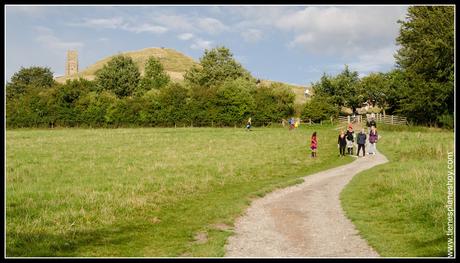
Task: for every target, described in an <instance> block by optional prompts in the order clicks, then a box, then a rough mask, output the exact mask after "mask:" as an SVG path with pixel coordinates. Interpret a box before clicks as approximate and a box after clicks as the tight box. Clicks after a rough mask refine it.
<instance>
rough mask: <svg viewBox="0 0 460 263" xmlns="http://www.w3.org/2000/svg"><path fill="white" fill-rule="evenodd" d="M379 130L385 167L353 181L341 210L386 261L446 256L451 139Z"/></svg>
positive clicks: (427, 131)
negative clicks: (385, 158) (448, 167)
mask: <svg viewBox="0 0 460 263" xmlns="http://www.w3.org/2000/svg"><path fill="white" fill-rule="evenodd" d="M385 128H386V127H382V128H380V129H379V132H380V134H381V135H382V140H380V142H379V143H378V144H377V145H378V149H379V150H380V151H381V152H382V153H383V154H385V155H386V156H387V157H388V159H389V161H390V162H389V163H387V164H383V165H381V166H378V167H376V168H374V169H371V170H369V171H365V172H362V173H360V174H358V175H357V176H355V177H354V178H353V180H352V181H351V182H350V183H349V185H348V186H347V187H346V188H345V190H344V191H343V192H342V194H341V198H342V205H343V207H344V209H345V211H346V213H347V215H348V217H349V218H350V219H351V220H352V221H353V222H354V223H355V225H356V226H357V228H358V230H359V231H360V233H361V234H362V235H363V236H364V237H365V238H366V239H367V240H368V242H369V243H370V244H371V245H372V246H373V247H374V248H375V249H376V250H377V251H378V252H379V253H380V255H382V256H386V257H419V256H423V257H438V256H439V257H445V256H447V236H446V229H447V210H446V201H447V186H446V184H447V155H448V153H449V152H453V151H454V134H453V132H452V131H443V130H441V129H434V128H422V127H415V128H413V127H405V128H399V131H398V129H396V128H395V129H392V130H388V129H385Z"/></svg>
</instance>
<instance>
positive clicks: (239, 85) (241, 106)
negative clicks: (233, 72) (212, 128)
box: [216, 78, 255, 126]
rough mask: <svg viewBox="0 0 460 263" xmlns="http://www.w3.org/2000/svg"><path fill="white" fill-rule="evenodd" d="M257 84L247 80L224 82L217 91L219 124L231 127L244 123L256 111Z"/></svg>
mask: <svg viewBox="0 0 460 263" xmlns="http://www.w3.org/2000/svg"><path fill="white" fill-rule="evenodd" d="M254 90H255V83H253V82H251V81H248V80H246V79H241V78H239V79H236V80H229V81H226V82H224V83H223V84H222V85H221V86H220V87H219V89H218V90H217V98H216V107H217V110H218V113H217V114H218V116H217V124H218V125H219V124H220V125H224V126H231V125H235V124H240V123H242V122H243V121H244V120H245V119H247V118H248V117H249V116H250V114H251V113H252V112H253V110H254V98H253V97H252V94H253V93H254Z"/></svg>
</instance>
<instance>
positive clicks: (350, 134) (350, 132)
mask: <svg viewBox="0 0 460 263" xmlns="http://www.w3.org/2000/svg"><path fill="white" fill-rule="evenodd" d="M345 137H346V138H347V151H348V154H349V155H353V144H354V142H355V132H354V131H353V126H351V124H350V125H348V130H347V133H345Z"/></svg>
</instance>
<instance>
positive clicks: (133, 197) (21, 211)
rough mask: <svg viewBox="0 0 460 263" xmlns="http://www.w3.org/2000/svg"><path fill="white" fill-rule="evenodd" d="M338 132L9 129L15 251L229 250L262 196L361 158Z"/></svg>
mask: <svg viewBox="0 0 460 263" xmlns="http://www.w3.org/2000/svg"><path fill="white" fill-rule="evenodd" d="M314 130H316V131H317V132H318V136H319V148H318V158H317V159H311V158H310V157H309V156H310V151H309V149H308V146H309V139H310V136H311V133H312V132H313V131H314ZM336 136H337V134H336V131H334V130H333V127H331V126H322V127H321V126H316V127H315V126H314V127H303V126H302V127H301V128H299V129H298V130H294V131H288V130H287V129H282V128H255V129H254V130H253V131H252V132H247V131H245V130H243V129H238V128H236V129H235V128H178V129H174V128H135V129H55V130H7V132H6V143H7V145H6V172H7V174H6V255H7V256H9V257H11V256H83V257H85V256H95V257H99V256H103V257H107V256H123V257H125V256H126V257H130V256H139V257H143V256H147V257H179V256H185V257H188V256H193V257H196V256H205V257H214V256H217V257H219V256H223V255H224V244H225V242H226V239H227V238H228V236H229V235H231V233H232V231H231V227H232V226H233V222H234V220H235V219H236V217H238V216H239V215H241V214H242V213H243V212H244V209H245V208H246V207H247V206H248V205H249V203H250V200H251V199H252V198H255V197H258V196H263V195H264V194H265V193H267V192H270V191H272V190H274V189H275V188H277V187H284V186H287V185H291V184H295V183H299V182H301V179H300V177H302V176H305V175H308V174H311V173H314V172H317V171H321V170H324V169H327V168H331V167H334V166H338V165H342V164H345V163H348V162H351V161H352V160H353V159H352V158H351V157H350V158H338V157H337V148H336V147H337V146H336ZM216 225H223V226H228V228H219V227H216ZM200 232H201V233H204V234H205V235H207V239H205V240H204V241H203V240H201V241H200V242H196V241H195V235H196V234H197V233H200Z"/></svg>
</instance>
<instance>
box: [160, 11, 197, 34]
mask: <svg viewBox="0 0 460 263" xmlns="http://www.w3.org/2000/svg"><path fill="white" fill-rule="evenodd" d="M153 19H154V21H155V22H156V23H158V24H160V25H163V26H167V27H168V28H170V29H175V30H187V31H191V30H194V29H195V28H194V27H193V26H192V21H191V20H190V18H188V17H186V16H181V15H169V14H168V15H159V16H155V18H153Z"/></svg>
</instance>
